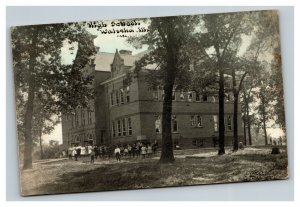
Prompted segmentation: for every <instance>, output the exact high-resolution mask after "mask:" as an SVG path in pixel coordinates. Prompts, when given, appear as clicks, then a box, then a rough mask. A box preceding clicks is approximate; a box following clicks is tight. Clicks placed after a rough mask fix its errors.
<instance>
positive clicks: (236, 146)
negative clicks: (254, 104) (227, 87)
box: [232, 69, 239, 151]
mask: <svg viewBox="0 0 300 207" xmlns="http://www.w3.org/2000/svg"><path fill="white" fill-rule="evenodd" d="M232 86H233V97H234V101H233V151H238V149H239V137H238V117H237V116H238V98H239V90H238V89H237V88H236V80H235V69H233V70H232Z"/></svg>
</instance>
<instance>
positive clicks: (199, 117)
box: [197, 115, 202, 127]
mask: <svg viewBox="0 0 300 207" xmlns="http://www.w3.org/2000/svg"><path fill="white" fill-rule="evenodd" d="M197 127H202V118H201V116H200V115H197Z"/></svg>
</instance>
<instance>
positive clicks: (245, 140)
mask: <svg viewBox="0 0 300 207" xmlns="http://www.w3.org/2000/svg"><path fill="white" fill-rule="evenodd" d="M243 123H244V124H243V125H244V145H245V146H247V126H246V117H245V116H244V117H243Z"/></svg>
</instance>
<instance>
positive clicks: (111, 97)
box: [110, 92, 114, 106]
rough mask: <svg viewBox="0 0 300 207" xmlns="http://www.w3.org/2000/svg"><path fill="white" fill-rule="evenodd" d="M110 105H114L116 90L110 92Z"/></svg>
mask: <svg viewBox="0 0 300 207" xmlns="http://www.w3.org/2000/svg"><path fill="white" fill-rule="evenodd" d="M110 105H112V106H113V105H114V92H111V93H110Z"/></svg>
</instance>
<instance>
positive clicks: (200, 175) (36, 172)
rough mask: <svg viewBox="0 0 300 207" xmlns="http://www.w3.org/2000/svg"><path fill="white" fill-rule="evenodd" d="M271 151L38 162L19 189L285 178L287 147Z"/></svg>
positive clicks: (111, 187)
mask: <svg viewBox="0 0 300 207" xmlns="http://www.w3.org/2000/svg"><path fill="white" fill-rule="evenodd" d="M270 152H271V149H267V148H259V149H256V148H246V149H245V150H239V151H238V152H236V153H230V152H229V153H227V154H225V155H222V156H217V153H216V152H215V150H214V151H209V150H206V151H201V150H192V151H190V150H182V151H177V152H176V153H175V155H176V162H175V163H174V164H158V159H159V157H158V155H157V156H156V157H155V156H154V157H152V158H146V159H142V158H134V159H123V160H122V161H121V162H117V161H115V160H114V159H104V160H99V159H98V160H96V162H95V163H94V164H90V163H88V162H85V159H84V158H81V160H79V161H77V162H76V161H73V160H58V161H54V162H38V163H35V164H34V166H33V169H30V170H25V171H21V184H22V189H21V192H22V195H36V194H54V193H71V192H91V191H107V190H121V189H138V188H154V187H168V186H186V185H199V184H210V183H225V182H248V181H264V180H276V179H286V178H287V177H288V174H287V154H286V150H285V149H281V154H278V155H271V154H270ZM86 160H87V159H86Z"/></svg>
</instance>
